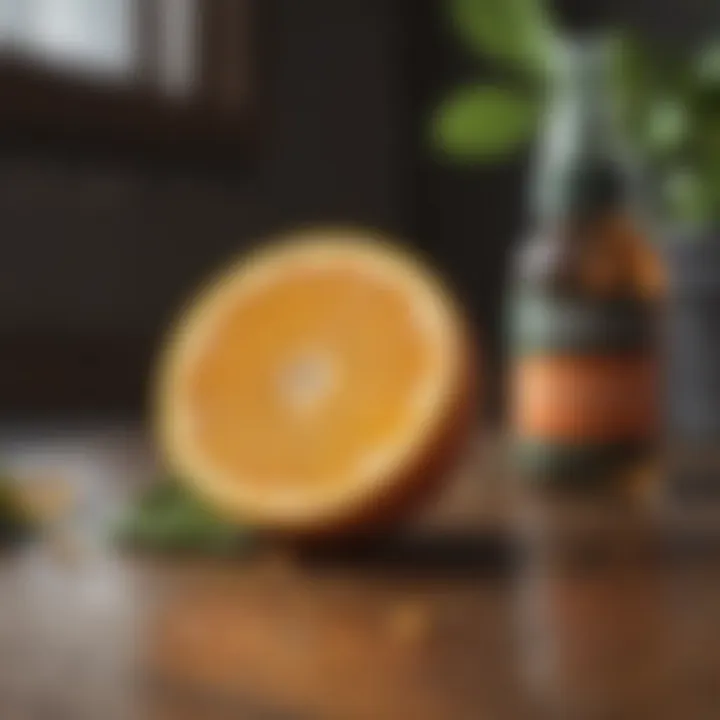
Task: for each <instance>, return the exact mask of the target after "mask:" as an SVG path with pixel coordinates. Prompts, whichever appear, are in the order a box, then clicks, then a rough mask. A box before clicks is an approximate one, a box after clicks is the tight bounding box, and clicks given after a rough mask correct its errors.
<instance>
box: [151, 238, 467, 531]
mask: <svg viewBox="0 0 720 720" xmlns="http://www.w3.org/2000/svg"><path fill="white" fill-rule="evenodd" d="M468 347H469V346H468V342H467V335H466V332H465V324H464V323H463V321H462V319H461V315H460V313H459V312H458V310H457V307H456V305H455V303H454V302H453V300H452V299H451V297H450V295H449V294H448V292H447V291H446V290H445V288H444V287H443V286H442V285H441V283H440V282H439V281H438V280H437V278H436V277H435V276H434V274H433V273H432V272H430V271H429V270H428V269H427V268H426V267H425V266H424V265H423V264H422V263H420V262H418V261H417V259H416V258H415V257H414V256H412V255H411V254H409V253H407V252H405V251H401V250H399V249H397V248H395V247H393V246H390V245H388V244H386V243H381V242H378V241H375V240H371V239H367V238H366V237H364V236H363V235H362V234H361V233H352V232H346V233H344V234H343V233H341V232H337V231H336V232H334V233H327V234H326V235H322V234H318V233H317V232H315V233H308V234H304V235H299V236H296V237H294V238H292V239H289V240H288V241H286V242H282V243H279V244H273V245H271V246H270V247H269V248H266V249H264V250H261V251H259V252H256V253H255V254H253V255H251V256H250V257H248V258H244V259H242V260H241V261H240V262H239V263H238V264H236V265H235V266H233V267H231V268H230V270H229V271H227V272H226V273H224V274H223V275H222V276H221V277H220V278H218V279H216V280H215V281H214V282H212V283H210V285H209V286H208V287H207V288H206V289H205V290H204V291H203V292H202V293H201V294H200V296H199V297H198V298H197V299H196V300H195V301H194V302H193V303H192V304H191V306H190V308H189V309H188V310H187V311H186V312H185V313H184V314H183V316H182V317H181V319H180V321H179V323H178V325H177V326H176V328H175V330H174V332H173V333H172V335H171V337H170V339H169V341H168V343H167V347H166V350H165V353H164V355H163V358H162V362H161V364H160V373H159V382H158V385H157V387H158V391H159V392H158V406H157V410H158V413H157V416H158V417H157V420H158V422H157V425H158V434H159V440H160V446H161V449H162V452H163V454H164V457H165V459H166V460H167V463H168V464H169V465H170V467H171V469H172V470H173V471H174V472H176V473H177V474H178V475H179V476H180V477H181V478H184V479H185V480H186V481H187V482H188V483H191V485H192V487H194V488H195V489H196V490H197V491H198V492H199V493H200V495H202V496H204V497H205V498H206V499H207V500H208V501H209V502H210V503H212V504H213V505H214V506H215V507H216V508H218V509H219V510H220V511H222V512H223V513H224V514H226V515H229V516H232V517H234V518H236V519H238V520H240V521H243V522H246V523H252V524H254V525H258V526H264V527H268V528H273V529H286V530H291V531H304V530H326V529H331V528H337V527H342V528H346V527H348V526H350V525H353V524H356V523H358V522H360V521H366V522H370V521H371V520H376V519H379V517H380V516H383V517H386V516H391V515H394V514H396V512H399V511H400V510H401V509H404V508H406V507H407V506H408V505H409V504H410V498H414V497H416V496H418V495H420V494H421V493H419V492H418V491H419V490H420V489H421V488H425V487H427V486H428V485H429V482H428V481H429V480H430V479H437V478H438V476H439V475H442V471H443V470H444V469H446V468H447V465H448V464H449V462H450V461H451V458H452V457H453V456H454V454H455V452H454V449H455V448H457V447H458V446H459V442H457V441H458V440H459V439H460V436H461V435H462V434H463V432H462V430H463V429H465V428H467V426H468V423H467V420H468V419H469V418H470V416H471V412H470V410H471V400H472V393H471V386H472V383H471V382H469V379H470V377H471V365H470V362H469V360H470V355H469V352H468Z"/></svg>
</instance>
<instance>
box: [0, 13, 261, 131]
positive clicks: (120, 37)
mask: <svg viewBox="0 0 720 720" xmlns="http://www.w3.org/2000/svg"><path fill="white" fill-rule="evenodd" d="M250 2H251V0H0V103H2V106H3V108H4V110H3V114H0V131H2V129H3V127H10V126H11V127H12V129H13V130H14V131H21V130H28V131H32V133H33V134H37V133H38V132H40V131H43V132H45V134H47V133H49V132H52V127H55V128H56V129H60V130H62V132H64V133H66V134H67V133H73V132H75V135H76V136H78V137H80V136H82V135H83V133H84V134H85V135H88V134H90V135H94V136H95V137H98V136H99V135H102V134H103V132H106V133H107V135H108V138H109V136H110V135H112V136H113V138H114V140H117V137H118V135H122V133H123V132H128V133H133V134H135V135H138V134H143V135H144V136H146V137H148V136H149V135H150V136H154V137H160V135H164V134H165V133H164V132H163V128H164V129H165V130H167V131H168V132H169V133H170V134H171V135H173V136H175V137H182V136H183V134H185V135H188V136H192V137H193V138H194V139H195V140H198V141H199V139H200V138H201V137H202V136H203V135H205V136H206V137H207V138H208V139H211V140H212V142H213V143H215V144H217V141H218V139H219V138H220V136H224V137H225V140H226V141H227V142H230V143H231V144H234V143H237V140H238V135H239V134H240V132H241V126H244V125H246V122H245V120H246V119H247V115H248V111H249V109H250V106H251V93H250V89H251V88H252V87H253V86H254V83H253V82H252V73H253V71H254V68H255V65H254V63H253V57H252V49H251V45H250V41H251V39H252V37H251V32H250V30H251V26H252V25H253V23H252V18H251V13H250V8H249V5H250ZM5 108H10V111H9V113H5ZM123 128H124V130H123ZM210 136H212V138H210ZM220 144H226V143H220Z"/></svg>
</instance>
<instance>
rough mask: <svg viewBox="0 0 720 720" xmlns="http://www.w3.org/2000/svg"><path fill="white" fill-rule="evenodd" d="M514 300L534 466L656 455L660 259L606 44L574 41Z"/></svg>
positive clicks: (515, 398) (600, 463)
mask: <svg viewBox="0 0 720 720" xmlns="http://www.w3.org/2000/svg"><path fill="white" fill-rule="evenodd" d="M568 53H569V54H568V59H567V62H566V63H565V69H566V72H565V75H564V77H563V78H561V79H560V80H559V81H558V87H557V88H556V93H555V98H554V100H553V102H552V103H551V106H550V111H549V116H548V125H547V127H546V129H545V131H544V135H543V137H542V140H541V153H542V155H541V159H540V164H539V167H538V173H537V175H536V177H535V179H534V190H535V203H534V207H533V209H534V217H533V224H534V227H535V228H536V229H535V231H534V232H532V233H531V234H530V237H529V239H528V240H527V241H526V242H525V243H524V244H523V246H522V247H521V249H520V252H519V254H518V256H517V258H516V260H517V262H516V265H515V267H514V276H513V278H512V283H511V286H512V289H511V293H512V294H511V299H510V318H511V319H510V333H509V336H510V353H511V371H510V377H511V389H510V396H511V435H512V444H513V457H514V459H515V466H516V468H517V469H518V470H519V471H520V473H521V474H522V475H523V476H525V477H529V478H537V479H541V480H550V481H553V480H557V481H570V482H572V483H578V482H579V483H585V482H597V481H601V482H605V481H608V480H613V479H619V478H621V477H623V476H625V475H626V474H632V473H635V472H637V471H639V470H641V469H642V468H643V467H645V466H647V465H648V464H651V463H652V462H653V457H654V455H655V452H656V449H657V432H658V419H659V416H660V392H659V343H658V336H657V330H658V314H659V313H658V309H659V304H660V303H661V301H662V297H663V294H664V277H663V272H662V267H661V264H660V262H659V258H658V256H657V254H656V252H655V251H654V249H653V247H652V245H651V244H650V242H649V240H648V237H647V235H646V233H645V231H644V229H643V224H642V222H640V221H639V220H638V216H637V215H636V212H635V208H634V203H633V192H632V183H631V174H630V173H629V172H628V170H627V164H626V159H625V154H624V152H623V151H622V150H621V149H620V146H619V142H618V139H617V131H616V128H615V124H614V121H613V113H612V102H611V97H610V93H609V82H608V80H607V76H608V66H609V59H608V55H607V51H606V46H605V44H604V43H602V42H601V41H598V40H593V41H584V42H582V43H575V44H573V45H572V46H569V50H568Z"/></svg>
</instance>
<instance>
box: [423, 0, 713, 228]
mask: <svg viewBox="0 0 720 720" xmlns="http://www.w3.org/2000/svg"><path fill="white" fill-rule="evenodd" d="M446 7H447V10H448V17H449V21H450V23H451V25H452V27H453V29H454V32H455V34H456V36H457V37H458V40H459V41H460V42H462V44H463V45H464V46H465V47H466V48H467V49H468V51H469V52H471V53H473V54H474V55H476V56H477V57H479V58H484V59H486V60H487V59H489V60H492V61H493V72H492V73H491V76H490V78H489V79H486V80H483V81H476V82H471V83H464V84H462V85H461V86H460V87H457V88H455V89H454V90H452V91H451V92H450V93H449V94H448V95H447V96H446V97H445V98H444V99H443V100H442V101H441V103H440V104H439V106H438V107H437V108H436V111H435V112H434V114H433V117H432V119H431V126H430V131H431V140H432V144H433V146H434V148H435V149H436V150H439V151H440V153H441V155H442V157H444V158H445V159H448V160H450V161H453V162H456V163H461V164H465V165H473V164H480V163H489V162H495V161H498V160H502V159H505V158H508V157H509V156H511V155H513V154H514V153H517V152H518V151H519V150H521V149H523V148H524V147H526V146H527V144H528V141H529V140H530V139H531V137H532V136H533V134H534V132H535V129H536V127H537V125H538V122H539V118H540V115H541V113H542V112H543V108H544V106H545V102H546V99H547V96H548V93H549V91H550V90H551V89H552V87H553V83H554V82H555V81H556V78H557V75H558V72H559V71H560V70H561V69H562V66H563V62H564V53H563V49H564V37H563V34H562V32H561V31H560V29H559V28H558V26H557V24H556V22H555V20H554V18H553V16H552V14H551V13H550V11H549V10H548V7H547V5H546V4H545V2H544V1H543V0H446ZM610 41H611V43H612V50H613V53H612V56H613V63H614V69H615V72H614V76H613V78H614V88H613V89H614V91H615V96H616V98H615V99H616V100H617V105H618V109H619V111H620V117H621V119H622V122H623V126H624V129H625V132H626V134H627V137H628V139H629V140H630V141H631V142H632V144H633V146H634V147H635V148H636V149H637V151H638V152H639V153H640V155H641V156H642V157H643V159H644V160H645V161H646V162H647V163H648V165H649V166H650V167H651V168H652V170H653V172H652V174H651V178H652V180H653V184H654V185H655V186H656V187H657V188H658V189H659V191H660V195H661V197H662V200H663V203H664V205H665V207H666V208H667V209H668V212H669V214H670V215H671V216H672V217H673V218H674V219H676V220H680V221H683V222H690V223H705V224H709V223H712V222H717V221H719V220H720V41H718V42H715V43H709V44H708V45H706V46H705V47H702V48H699V49H696V50H694V51H685V52H684V53H682V54H681V53H679V52H678V51H677V50H676V49H674V48H673V49H671V48H668V47H666V46H665V45H664V44H663V43H661V42H660V41H658V40H652V39H651V38H649V37H645V36H641V35H639V34H638V33H637V32H632V31H630V30H629V29H621V28H619V27H616V28H614V30H613V31H612V33H611V37H610Z"/></svg>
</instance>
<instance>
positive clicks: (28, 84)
mask: <svg viewBox="0 0 720 720" xmlns="http://www.w3.org/2000/svg"><path fill="white" fill-rule="evenodd" d="M613 4H614V5H615V6H616V7H610V6H612V5H613ZM600 7H602V9H603V12H604V14H606V15H609V16H611V17H616V18H618V20H619V21H622V22H623V23H630V24H634V25H637V26H638V27H641V28H643V31H647V32H649V33H655V34H656V35H658V36H663V37H665V38H668V39H670V40H671V41H679V42H684V43H688V42H691V43H692V42H697V38H698V36H699V34H702V33H707V32H709V31H711V30H712V23H710V22H708V18H709V17H711V16H712V14H713V13H714V14H718V12H719V11H717V10H716V9H713V8H712V7H710V5H709V4H707V3H704V2H701V1H700V0H693V1H692V2H689V1H688V0H682V2H681V0H662V2H659V1H654V2H651V1H650V0H635V1H634V2H625V3H620V2H616V3H607V2H605V1H604V0H603V2H602V3H601V2H599V0H577V2H574V3H567V2H565V3H564V6H561V5H557V8H556V9H557V10H558V11H559V13H560V14H561V15H562V14H567V15H571V16H572V17H573V18H574V19H575V20H577V19H578V18H580V19H582V18H583V17H591V16H593V15H594V14H596V13H597V11H598V9H599V8H600ZM448 17H449V15H448V13H447V7H446V4H445V3H443V2H442V0H414V1H413V2H410V1H409V0H408V1H403V0H343V1H342V2H337V0H304V1H303V2H302V3H298V2H293V1H292V0H262V2H260V1H259V0H206V1H204V2H199V0H151V1H143V2H140V1H139V0H104V1H103V2H96V1H95V0H2V1H1V2H0V95H1V96H2V107H3V111H2V114H1V115H0V178H1V185H0V186H1V187H2V192H0V217H1V218H2V228H3V243H2V248H3V249H2V253H3V255H2V262H0V298H2V302H0V337H2V339H3V343H2V347H3V352H2V354H1V355H0V358H1V359H0V363H2V367H3V372H2V373H0V397H2V398H3V403H2V407H3V412H5V413H8V414H11V415H13V416H15V415H17V413H23V414H37V413H41V412H42V413H49V412H52V413H57V412H63V413H66V412H67V411H72V412H77V413H86V412H87V413H97V412H123V413H136V412H137V411H138V410H140V409H141V408H142V406H143V402H144V392H145V390H144V387H145V376H146V372H147V367H148V363H149V361H150V358H151V356H152V352H153V350H154V348H155V346H156V344H157V338H158V336H159V332H160V330H161V329H162V328H163V327H164V326H165V324H166V323H167V321H168V320H169V318H170V317H171V315H172V314H173V312H174V310H175V308H176V307H177V306H178V303H179V302H180V301H181V299H182V298H184V297H185V296H186V295H187V293H188V292H189V291H190V290H191V289H192V288H194V287H195V286H196V284H197V283H198V281H199V280H200V279H201V278H202V277H203V276H204V275H205V273H206V272H207V271H208V270H210V269H212V268H214V267H217V266H218V265H219V264H220V263H222V262H223V260H224V259H226V258H227V257H228V256H229V255H230V254H232V253H235V252H236V251H238V250H241V249H243V248H245V247H246V246H248V245H249V244H250V243H253V242H254V241H256V240H257V239H258V238H260V237H262V236H264V235H267V234H272V233H274V232H278V231H281V230H284V229H288V228H290V227H293V226H295V225H297V224H313V223H319V222H322V223H349V224H353V225H368V226H370V227H374V228H379V229H382V230H383V231H386V232H389V233H391V234H394V235H397V236H398V237H400V238H405V239H407V240H408V241H409V242H410V243H412V244H413V245H415V246H417V247H419V248H421V249H422V250H424V251H426V252H428V253H429V254H430V256H431V257H432V258H433V260H434V261H435V262H436V263H437V264H438V266H439V267H440V268H441V269H442V270H443V271H444V272H445V273H446V274H447V275H448V276H449V277H450V278H451V280H452V281H453V282H454V284H455V285H456V287H457V288H458V290H459V292H460V294H461V296H462V297H463V298H464V299H465V301H466V302H467V304H468V307H469V308H470V310H471V313H472V315H473V316H474V318H475V319H476V320H477V321H478V323H479V325H480V327H481V328H482V333H483V336H484V339H485V345H486V350H487V354H488V356H489V358H490V361H491V368H492V372H494V373H496V372H498V371H499V368H498V358H499V347H500V343H499V340H500V323H501V298H502V286H503V274H504V268H505V264H506V256H507V253H508V250H509V248H510V247H511V245H512V244H513V242H514V241H516V240H517V238H518V237H519V236H520V234H521V233H522V231H523V227H524V225H523V224H524V219H523V203H524V197H523V190H522V187H523V180H524V172H525V170H526V165H527V153H525V152H519V153H516V154H513V155H512V156H511V157H509V158H507V159H505V160H503V161H502V162H499V163H494V164H492V165H485V164H465V165H463V164H462V163H460V164H453V163H447V162H444V161H443V159H442V158H440V157H439V155H438V153H436V152H434V151H433V149H432V148H431V147H429V143H428V142H427V123H428V117H429V116H430V115H431V114H432V112H433V108H435V107H436V105H437V103H438V102H440V100H441V99H442V98H443V97H444V95H445V94H446V92H447V91H448V90H449V89H450V88H452V87H454V86H456V85H457V84H458V83H460V82H463V81H464V80H466V79H476V78H477V77H478V76H482V73H483V72H485V71H486V70H487V69H488V68H489V67H490V64H491V62H492V61H491V60H488V61H483V60H479V59H478V56H477V54H473V53H471V52H468V49H467V46H466V45H464V44H463V43H462V42H461V41H460V40H459V38H458V36H457V33H456V31H455V28H453V27H452V24H451V22H449V21H448ZM718 26H720V22H719V23H718V24H717V25H716V27H718ZM496 405H497V403H495V404H493V403H490V406H489V407H490V409H491V410H492V408H493V407H496Z"/></svg>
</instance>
